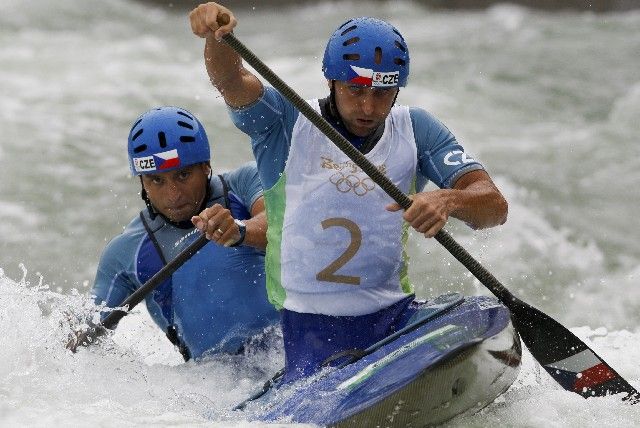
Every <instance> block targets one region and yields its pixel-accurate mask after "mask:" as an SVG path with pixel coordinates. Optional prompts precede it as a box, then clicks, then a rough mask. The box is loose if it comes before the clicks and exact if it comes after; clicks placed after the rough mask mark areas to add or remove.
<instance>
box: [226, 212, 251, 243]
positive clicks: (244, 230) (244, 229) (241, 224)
mask: <svg viewBox="0 0 640 428" xmlns="http://www.w3.org/2000/svg"><path fill="white" fill-rule="evenodd" d="M233 222H234V223H235V224H236V225H237V226H238V230H239V231H240V239H238V240H237V241H236V242H234V243H233V244H231V245H229V246H230V247H237V246H239V245H242V243H243V242H244V237H245V236H246V235H247V225H246V224H244V221H242V220H238V219H237V218H234V219H233Z"/></svg>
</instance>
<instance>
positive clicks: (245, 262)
mask: <svg viewBox="0 0 640 428" xmlns="http://www.w3.org/2000/svg"><path fill="white" fill-rule="evenodd" d="M224 184H226V185H227V186H228V192H226V191H225V190H224ZM261 195H262V189H261V187H260V181H259V179H258V176H257V171H256V167H255V163H253V162H251V163H248V164H246V165H243V166H242V167H241V168H239V169H237V170H234V171H232V172H229V173H226V174H223V175H222V180H221V179H220V178H219V177H216V176H214V177H212V179H211V183H210V197H209V200H208V203H207V206H212V205H214V204H216V203H219V204H220V205H223V206H227V207H228V208H229V209H230V210H231V212H232V214H233V216H234V218H238V219H247V218H249V217H250V213H249V209H250V207H251V206H252V205H253V203H254V202H255V201H256V200H257V199H258V198H259V197H260V196H261ZM145 223H146V227H145ZM149 232H151V233H149ZM198 236H199V232H198V230H197V229H195V228H188V229H181V228H178V227H176V226H173V225H171V224H169V223H167V222H166V221H165V220H164V218H163V217H162V216H159V215H158V216H151V215H150V213H149V212H148V210H144V211H143V212H141V215H140V216H138V217H137V218H135V219H134V220H133V221H132V222H131V223H130V224H129V225H128V226H127V227H126V228H125V230H124V232H123V233H122V234H121V235H119V236H117V237H115V238H114V239H113V240H112V241H111V242H110V243H109V244H108V245H107V247H106V248H105V250H104V252H103V254H102V257H101V259H100V263H99V266H98V271H97V274H96V280H95V283H94V286H93V294H94V295H95V298H96V302H97V303H101V302H105V303H106V305H107V306H108V307H117V306H119V305H120V304H121V303H122V302H123V301H124V300H125V299H126V298H127V297H128V296H130V295H131V294H132V293H133V292H134V291H135V290H136V289H138V288H139V287H140V286H141V285H142V284H144V283H145V282H146V281H147V280H149V279H150V278H151V277H152V276H153V275H154V274H155V273H156V272H158V271H159V270H160V269H161V268H162V267H163V266H164V265H165V264H166V262H168V261H169V260H171V259H173V258H175V256H176V255H177V254H179V253H180V252H181V251H182V250H184V249H185V248H186V247H188V246H189V244H191V243H192V242H193V241H195V240H196V239H197V237H198ZM146 305H147V308H148V310H149V313H150V314H151V317H152V318H153V320H154V321H155V323H156V324H157V325H158V326H159V327H160V328H161V329H162V330H163V331H164V332H165V333H166V332H167V331H168V329H169V328H170V327H172V328H173V327H175V329H176V330H177V332H178V335H179V341H180V343H181V344H182V345H184V346H186V348H187V349H188V352H189V355H190V356H191V357H193V358H198V357H201V356H203V355H204V354H205V353H214V352H228V353H235V352H237V351H238V350H239V349H240V348H241V347H242V346H243V344H244V343H245V342H246V340H247V339H248V338H250V337H251V336H254V335H256V334H259V333H261V332H263V331H264V329H265V327H267V326H269V325H272V324H274V323H276V322H277V320H278V313H277V311H276V310H275V309H274V308H273V306H272V305H271V304H270V303H269V302H268V300H267V295H266V287H265V275H264V252H263V251H260V250H257V249H255V248H253V247H249V246H238V247H231V248H227V247H223V246H219V245H216V244H214V243H208V244H206V245H205V246H204V247H203V248H202V249H201V250H200V251H199V252H198V253H197V254H195V255H194V256H193V257H191V259H189V260H188V261H187V262H186V263H185V264H184V265H183V266H181V267H180V268H179V269H178V270H176V272H175V273H174V274H173V275H172V276H171V278H170V279H169V280H167V281H165V282H164V283H163V284H161V285H160V286H158V287H157V288H156V289H155V290H154V291H153V292H152V293H151V294H150V295H149V296H147V298H146Z"/></svg>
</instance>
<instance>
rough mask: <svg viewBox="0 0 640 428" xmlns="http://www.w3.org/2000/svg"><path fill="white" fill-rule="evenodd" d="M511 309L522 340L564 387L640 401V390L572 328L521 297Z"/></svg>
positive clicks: (592, 395) (583, 394)
mask: <svg viewBox="0 0 640 428" xmlns="http://www.w3.org/2000/svg"><path fill="white" fill-rule="evenodd" d="M516 300H517V299H516ZM509 309H510V310H511V314H512V318H513V323H514V324H515V326H516V329H517V330H518V333H520V337H521V338H522V341H523V342H524V343H525V345H527V348H528V349H529V351H530V352H531V354H532V355H533V357H534V358H535V359H536V360H537V361H538V362H539V363H540V364H541V365H542V367H544V368H545V370H546V371H547V372H548V373H549V374H550V375H551V377H553V378H554V379H555V380H556V381H557V382H558V383H559V384H560V385H561V386H562V387H563V388H564V389H566V390H567V391H572V392H575V393H577V394H580V395H582V396H583V397H585V398H589V397H601V396H605V395H612V394H619V393H625V394H626V396H625V397H624V398H623V400H626V401H630V402H631V403H632V404H636V403H638V402H640V394H639V393H638V391H636V389H635V388H634V387H633V386H631V385H630V384H629V383H628V382H627V381H626V380H624V379H623V378H622V377H621V376H620V375H619V374H618V373H617V372H616V371H615V370H614V369H613V368H611V366H610V365H609V364H607V363H606V362H605V361H604V360H603V359H602V358H600V357H599V356H598V355H597V354H596V353H595V352H593V350H591V348H589V347H588V346H587V345H586V344H585V343H584V342H583V341H582V340H580V339H578V337H577V336H576V335H575V334H573V333H571V331H569V329H567V328H566V327H564V326H562V325H561V324H560V323H558V322H557V321H556V320H554V319H553V318H551V317H550V316H548V315H546V314H545V313H543V312H541V311H539V310H538V309H536V308H534V307H533V306H530V305H528V304H526V303H524V302H522V301H520V300H517V302H515V303H514V304H512V305H510V307H509Z"/></svg>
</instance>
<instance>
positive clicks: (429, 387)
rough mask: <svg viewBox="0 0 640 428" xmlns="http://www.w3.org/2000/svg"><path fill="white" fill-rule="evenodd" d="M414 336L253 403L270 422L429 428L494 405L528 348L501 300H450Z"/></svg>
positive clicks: (440, 302) (438, 306)
mask: <svg viewBox="0 0 640 428" xmlns="http://www.w3.org/2000/svg"><path fill="white" fill-rule="evenodd" d="M430 306H431V307H432V309H433V311H432V313H431V314H430V315H428V316H427V317H426V321H425V322H423V323H422V324H420V323H419V324H418V326H417V327H414V329H413V330H412V331H409V332H406V333H405V334H403V335H400V336H399V337H397V338H395V340H392V341H389V342H390V343H385V344H384V345H383V346H380V347H375V350H374V351H373V352H371V353H370V354H368V355H366V356H364V357H362V358H361V359H359V360H358V361H356V362H354V363H351V364H348V365H346V366H345V367H342V368H339V369H336V368H328V369H324V370H323V371H322V372H320V373H319V374H318V375H315V376H313V377H311V378H309V379H306V380H304V381H301V382H298V383H295V384H293V385H290V386H283V387H281V388H273V389H271V390H270V391H269V392H268V393H267V394H265V395H264V396H263V397H262V398H260V399H259V400H255V401H254V402H252V403H250V406H249V407H248V408H247V409H249V408H253V409H254V412H255V413H254V414H255V415H257V416H256V417H255V418H256V419H258V420H260V421H265V422H289V423H309V424H316V425H320V426H338V427H346V426H353V427H375V426H380V427H387V426H389V427H393V426H398V427H405V426H414V427H421V426H430V425H436V424H439V423H442V422H445V421H447V420H449V419H451V418H453V417H455V416H458V415H461V414H470V413H474V412H477V411H478V410H480V409H482V408H483V407H485V406H486V405H487V404H489V403H491V402H492V401H493V400H494V399H495V398H496V397H497V396H498V395H500V394H501V393H502V392H504V391H505V390H506V389H507V388H508V387H509V386H510V385H511V384H512V383H513V382H514V380H515V379H516V377H517V375H518V372H519V370H520V360H521V355H522V348H521V345H520V338H519V336H518V334H517V333H516V332H515V330H514V328H513V326H512V324H511V317H510V313H509V311H508V309H507V308H505V307H504V306H503V305H502V304H500V303H499V302H498V301H497V300H496V299H494V298H491V297H484V296H475V297H465V298H463V297H462V296H460V295H456V294H454V295H445V296H441V297H440V298H438V299H434V301H433V302H432V303H431V304H430Z"/></svg>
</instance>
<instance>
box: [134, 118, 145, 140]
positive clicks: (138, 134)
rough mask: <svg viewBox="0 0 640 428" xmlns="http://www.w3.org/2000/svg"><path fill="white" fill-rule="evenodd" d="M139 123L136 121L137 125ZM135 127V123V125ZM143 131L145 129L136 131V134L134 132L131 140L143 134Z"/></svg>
mask: <svg viewBox="0 0 640 428" xmlns="http://www.w3.org/2000/svg"><path fill="white" fill-rule="evenodd" d="M138 123H140V122H138ZM138 123H136V125H137V124H138ZM134 128H135V125H134ZM143 131H144V129H141V130H139V131H138V132H136V133H135V134H133V137H131V141H136V138H138V137H139V136H140V134H142V132H143Z"/></svg>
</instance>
